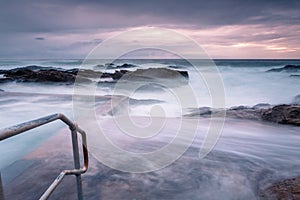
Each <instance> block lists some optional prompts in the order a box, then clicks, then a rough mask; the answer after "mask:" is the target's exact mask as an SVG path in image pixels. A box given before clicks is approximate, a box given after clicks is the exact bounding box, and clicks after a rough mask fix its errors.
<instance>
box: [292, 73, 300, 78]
mask: <svg viewBox="0 0 300 200" xmlns="http://www.w3.org/2000/svg"><path fill="white" fill-rule="evenodd" d="M290 77H293V78H300V75H299V74H292V75H290Z"/></svg>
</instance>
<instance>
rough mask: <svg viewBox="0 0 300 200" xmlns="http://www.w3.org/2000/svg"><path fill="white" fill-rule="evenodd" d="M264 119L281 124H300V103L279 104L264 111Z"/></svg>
mask: <svg viewBox="0 0 300 200" xmlns="http://www.w3.org/2000/svg"><path fill="white" fill-rule="evenodd" d="M261 118H262V120H265V121H269V122H275V123H279V124H293V125H297V126H300V106H299V105H278V106H274V107H273V108H270V109H267V110H265V111H264V112H263V113H262V116H261Z"/></svg>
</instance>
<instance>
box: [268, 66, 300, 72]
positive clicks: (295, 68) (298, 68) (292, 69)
mask: <svg viewBox="0 0 300 200" xmlns="http://www.w3.org/2000/svg"><path fill="white" fill-rule="evenodd" d="M282 71H286V72H298V71H300V65H286V66H284V67H281V68H273V69H270V70H268V71H267V72H282Z"/></svg>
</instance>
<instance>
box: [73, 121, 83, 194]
mask: <svg viewBox="0 0 300 200" xmlns="http://www.w3.org/2000/svg"><path fill="white" fill-rule="evenodd" d="M70 130H71V134H72V146H73V157H74V166H75V169H78V170H79V169H80V159H79V148H78V139H77V130H76V127H75V126H74V127H71V126H70ZM76 184H77V195H78V200H83V194H82V180H81V174H76Z"/></svg>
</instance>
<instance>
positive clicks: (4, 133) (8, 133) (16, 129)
mask: <svg viewBox="0 0 300 200" xmlns="http://www.w3.org/2000/svg"><path fill="white" fill-rule="evenodd" d="M55 120H61V121H63V122H64V123H65V124H66V125H68V126H69V128H70V131H71V135H72V146H73V159H74V166H75V169H72V170H63V171H62V172H61V173H60V174H59V175H58V176H57V178H56V179H55V180H54V181H53V182H52V184H51V185H50V186H49V187H48V189H47V190H46V191H45V192H44V194H43V195H42V196H41V197H40V200H45V199H48V197H49V196H50V195H51V194H52V192H53V191H54V190H55V188H56V187H57V186H58V185H59V184H60V183H61V181H62V180H63V178H64V177H65V176H66V175H75V176H76V182H77V196H78V199H79V200H82V199H83V194H82V180H81V174H83V173H85V172H86V171H87V169H88V163H89V160H88V150H87V142H86V134H85V132H84V131H83V130H82V129H80V128H79V127H78V126H77V125H76V124H74V123H73V122H72V121H71V120H69V119H68V118H67V117H66V116H65V115H63V114H60V113H58V114H53V115H49V116H46V117H42V118H39V119H36V120H32V121H28V122H25V123H22V124H18V125H16V126H12V127H9V128H6V129H3V130H0V141H2V140H5V139H7V138H10V137H13V136H15V135H18V134H20V133H23V132H25V131H28V130H31V129H34V128H36V127H39V126H42V125H44V124H47V123H50V122H53V121H55ZM77 133H80V134H81V137H82V151H83V159H84V164H83V167H81V168H80V158H79V146H78V138H77ZM0 183H1V176H0ZM0 199H4V192H3V187H2V183H1V184H0Z"/></svg>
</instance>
